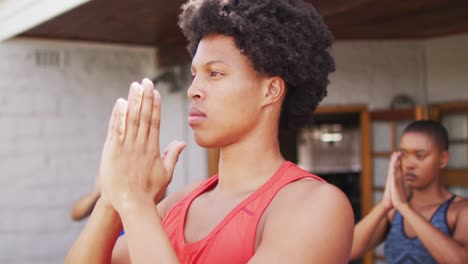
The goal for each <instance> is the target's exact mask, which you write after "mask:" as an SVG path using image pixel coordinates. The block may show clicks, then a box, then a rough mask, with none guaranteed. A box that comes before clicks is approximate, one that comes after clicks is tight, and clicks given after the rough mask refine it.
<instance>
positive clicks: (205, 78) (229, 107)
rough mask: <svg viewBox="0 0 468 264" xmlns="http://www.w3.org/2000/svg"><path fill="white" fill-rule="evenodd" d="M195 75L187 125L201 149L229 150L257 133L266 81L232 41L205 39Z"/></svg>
mask: <svg viewBox="0 0 468 264" xmlns="http://www.w3.org/2000/svg"><path fill="white" fill-rule="evenodd" d="M192 75H193V82H192V84H191V86H190V87H189V89H188V91H187V95H188V97H189V98H190V99H191V103H192V109H191V111H190V112H189V118H188V122H189V125H190V126H191V127H192V129H193V131H194V134H195V140H196V142H197V144H198V145H200V146H202V147H223V146H227V145H230V144H233V143H235V142H238V141H240V140H242V139H243V138H244V137H245V136H247V135H248V134H249V133H250V132H252V131H253V130H254V129H255V126H256V125H257V124H258V118H259V113H260V110H261V105H260V102H261V100H262V92H261V91H262V89H261V86H262V85H264V81H265V79H266V78H264V77H261V76H260V75H259V74H258V73H257V72H256V71H255V70H254V68H253V67H252V65H251V63H250V61H249V60H248V58H247V57H246V56H244V55H242V54H241V51H240V50H239V49H238V48H237V47H236V45H235V43H234V40H233V38H231V37H228V36H223V35H211V36H207V37H204V38H203V39H202V40H201V41H200V43H199V45H198V48H197V51H196V53H195V56H194V58H193V61H192Z"/></svg>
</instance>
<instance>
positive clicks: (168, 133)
mask: <svg viewBox="0 0 468 264" xmlns="http://www.w3.org/2000/svg"><path fill="white" fill-rule="evenodd" d="M36 51H42V52H45V53H46V54H52V58H53V59H50V58H49V59H50V60H49V62H54V61H55V62H58V64H59V65H58V66H50V65H49V66H37V65H36V60H37V59H38V57H37V55H36ZM57 52H58V53H57ZM43 54H44V53H43ZM57 54H59V55H57ZM54 56H55V57H54ZM54 58H55V59H54ZM155 58H156V50H155V49H153V48H146V47H128V46H110V45H96V44H92V45H91V44H79V43H70V42H51V41H31V40H25V39H22V40H21V39H17V40H11V41H7V42H3V43H1V44H0V128H1V129H0V188H1V190H0V195H1V196H0V197H1V199H0V208H1V210H0V263H63V257H64V256H65V254H66V252H67V250H68V249H69V248H70V246H71V244H72V243H73V241H74V240H75V239H76V238H77V236H78V233H79V231H80V230H81V229H82V227H83V224H84V222H81V223H74V222H72V221H71V220H70V217H69V213H70V209H71V206H72V204H73V202H74V201H75V200H76V199H78V198H79V197H80V196H81V195H83V194H85V193H87V192H88V191H89V190H91V188H92V186H93V183H94V176H95V173H96V169H97V167H98V162H99V158H100V152H101V148H102V144H103V141H104V138H105V133H106V129H107V120H108V117H109V114H110V112H111V110H112V106H113V104H114V101H115V100H116V99H117V98H118V97H126V96H127V93H128V87H129V85H130V83H131V82H132V81H134V80H136V81H138V80H141V79H142V78H143V77H150V78H151V77H154V76H155V75H156V71H157V67H156V65H155ZM40 61H42V62H46V63H47V59H44V57H41V59H40ZM161 93H162V94H163V120H162V124H161V126H162V128H163V131H162V135H161V137H162V140H161V145H162V146H165V145H166V144H167V143H169V141H170V140H172V139H179V140H185V141H189V140H190V138H191V136H190V131H189V128H188V126H187V125H186V122H185V118H182V116H186V114H185V112H186V110H184V108H185V109H186V104H185V101H184V98H185V97H186V95H185V92H184V90H182V91H180V92H178V93H176V94H169V93H168V91H167V90H164V88H162V91H161ZM190 143H191V145H190V146H189V147H188V149H187V150H186V152H185V153H184V155H183V157H182V158H181V159H180V164H179V166H178V168H177V170H176V172H175V177H174V179H175V180H174V184H172V185H171V189H175V188H177V187H179V186H181V185H184V184H186V183H187V182H189V181H192V180H195V179H197V178H202V177H205V176H206V174H207V172H206V162H205V159H206V158H205V155H204V152H203V150H201V149H200V148H198V147H196V146H194V144H192V143H193V142H190ZM191 157H193V158H191ZM188 173H190V174H188ZM191 177H192V178H191Z"/></svg>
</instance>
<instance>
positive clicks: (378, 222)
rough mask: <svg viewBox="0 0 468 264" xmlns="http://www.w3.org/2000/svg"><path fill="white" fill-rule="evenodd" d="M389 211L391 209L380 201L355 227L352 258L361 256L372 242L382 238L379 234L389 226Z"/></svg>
mask: <svg viewBox="0 0 468 264" xmlns="http://www.w3.org/2000/svg"><path fill="white" fill-rule="evenodd" d="M388 212H389V209H387V208H385V206H383V205H382V204H381V203H379V204H377V205H376V206H375V207H374V208H373V209H372V211H371V212H370V213H369V214H368V215H366V216H365V217H364V218H363V219H362V220H361V221H360V222H359V223H358V224H357V225H356V226H355V227H354V236H353V246H352V249H351V259H356V258H359V257H361V256H362V255H363V254H364V253H365V252H366V251H367V250H368V249H369V246H372V245H371V244H372V243H371V242H374V241H376V240H381V239H379V236H380V237H381V236H382V235H383V232H384V231H385V229H386V228H387V223H386V221H387V220H386V217H387V214H388ZM382 239H383V238H382ZM374 243H375V242H374Z"/></svg>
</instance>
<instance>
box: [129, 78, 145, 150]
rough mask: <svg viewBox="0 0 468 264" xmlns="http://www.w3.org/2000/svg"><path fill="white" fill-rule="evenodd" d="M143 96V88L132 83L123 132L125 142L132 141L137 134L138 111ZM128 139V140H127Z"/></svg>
mask: <svg viewBox="0 0 468 264" xmlns="http://www.w3.org/2000/svg"><path fill="white" fill-rule="evenodd" d="M142 96H143V87H142V86H141V85H140V84H139V83H136V82H134V83H132V85H131V86H130V94H129V96H128V98H129V101H128V113H127V122H126V131H125V141H133V140H135V138H136V135H137V133H138V125H139V123H140V109H141V101H142ZM127 139H128V140H127Z"/></svg>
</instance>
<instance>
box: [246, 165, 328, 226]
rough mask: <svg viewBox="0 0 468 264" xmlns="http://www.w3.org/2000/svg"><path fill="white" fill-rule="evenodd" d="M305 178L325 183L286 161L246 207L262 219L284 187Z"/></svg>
mask: <svg viewBox="0 0 468 264" xmlns="http://www.w3.org/2000/svg"><path fill="white" fill-rule="evenodd" d="M305 178H310V179H314V180H318V181H321V182H325V180H323V179H322V178H320V177H318V176H316V175H313V174H311V173H310V172H308V171H305V170H303V169H301V168H299V167H298V166H297V165H295V164H294V163H292V162H289V161H286V162H285V164H283V166H282V167H281V169H280V170H279V171H278V172H277V173H276V174H275V175H274V176H273V178H272V179H270V181H269V182H268V183H267V184H265V185H264V186H262V188H260V189H259V190H258V191H257V193H256V195H255V196H254V197H251V198H252V199H251V201H250V202H249V203H248V204H246V206H245V207H246V208H247V210H249V211H252V212H258V214H257V217H258V218H260V217H261V216H262V214H263V212H264V210H265V209H266V208H267V207H268V205H269V204H270V203H271V201H272V200H273V199H274V198H275V196H276V194H277V193H278V192H279V191H280V190H281V189H282V188H283V187H284V186H286V185H288V184H289V183H292V182H295V181H298V180H301V179H305Z"/></svg>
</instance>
